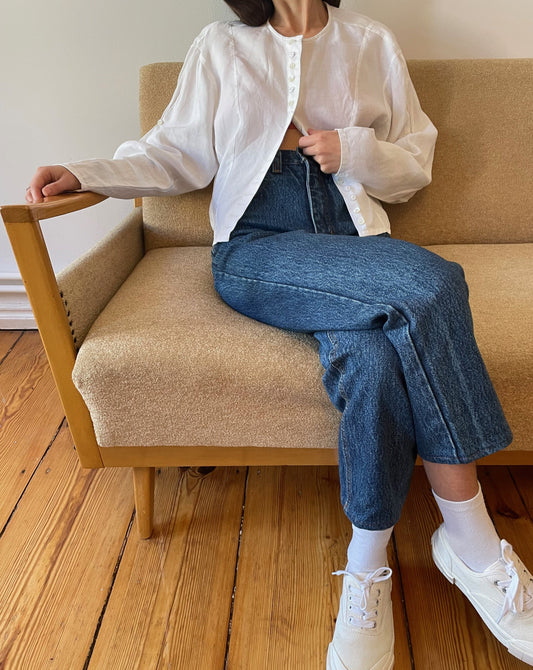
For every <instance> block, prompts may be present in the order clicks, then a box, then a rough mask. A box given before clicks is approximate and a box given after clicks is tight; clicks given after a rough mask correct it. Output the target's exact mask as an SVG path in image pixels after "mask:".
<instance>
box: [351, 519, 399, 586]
mask: <svg viewBox="0 0 533 670" xmlns="http://www.w3.org/2000/svg"><path fill="white" fill-rule="evenodd" d="M393 528H394V526H392V528H387V529H386V530H364V529H363V528H357V527H356V526H354V525H353V524H352V529H353V535H352V539H351V542H350V544H349V545H348V565H347V566H346V570H347V571H348V572H350V573H352V574H357V573H360V572H372V571H373V570H377V569H378V568H382V567H385V566H387V565H388V561H387V545H388V543H389V540H390V536H391V535H392V529H393Z"/></svg>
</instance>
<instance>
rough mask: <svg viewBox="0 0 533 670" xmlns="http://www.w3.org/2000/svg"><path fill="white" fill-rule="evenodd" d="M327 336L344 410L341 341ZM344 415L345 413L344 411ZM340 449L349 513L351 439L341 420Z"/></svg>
mask: <svg viewBox="0 0 533 670" xmlns="http://www.w3.org/2000/svg"><path fill="white" fill-rule="evenodd" d="M327 336H328V339H329V341H330V342H331V344H332V347H331V349H330V351H329V353H328V361H329V364H330V366H331V367H332V368H333V369H334V370H336V371H337V372H338V373H339V384H338V388H339V393H340V396H341V398H342V399H343V400H344V409H346V406H347V404H348V403H349V401H350V399H349V396H348V394H347V393H346V389H345V388H344V383H343V379H344V377H345V375H346V366H345V365H342V364H341V363H339V361H338V360H335V358H336V355H337V351H338V348H339V341H338V339H337V338H336V337H335V333H334V332H333V331H331V330H328V331H327ZM343 413H344V411H343ZM339 449H342V458H343V464H344V480H345V481H344V492H345V499H344V500H343V501H342V507H343V509H344V511H345V512H346V513H347V512H348V510H349V508H350V504H351V501H352V481H353V477H352V460H353V459H351V458H349V439H348V437H347V435H346V431H345V427H344V422H343V421H342V419H341V422H340V426H339Z"/></svg>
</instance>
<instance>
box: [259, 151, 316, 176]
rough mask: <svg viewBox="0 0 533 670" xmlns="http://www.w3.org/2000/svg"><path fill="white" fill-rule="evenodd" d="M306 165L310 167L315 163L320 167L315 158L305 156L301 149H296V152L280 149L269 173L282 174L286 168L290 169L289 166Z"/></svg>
mask: <svg viewBox="0 0 533 670" xmlns="http://www.w3.org/2000/svg"><path fill="white" fill-rule="evenodd" d="M306 163H308V164H309V165H312V164H313V163H314V164H315V165H318V164H317V163H316V161H315V160H314V159H313V158H311V157H310V156H305V155H304V153H303V151H302V150H301V149H296V151H291V150H287V149H280V150H279V151H278V152H277V154H276V155H275V157H274V160H273V161H272V164H271V165H270V168H269V172H272V173H273V174H280V173H282V172H283V168H284V167H288V166H289V165H305V164H306Z"/></svg>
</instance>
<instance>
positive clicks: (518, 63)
mask: <svg viewBox="0 0 533 670" xmlns="http://www.w3.org/2000/svg"><path fill="white" fill-rule="evenodd" d="M180 67H181V65H180V64H179V63H155V64H152V65H147V66H145V67H143V68H142V69H141V75H140V118H141V129H142V132H143V133H145V132H147V131H148V130H149V129H150V128H151V127H152V126H153V125H154V124H155V123H156V122H157V120H158V118H159V117H160V115H161V113H162V111H163V109H164V108H165V107H166V105H167V104H168V101H169V100H170V98H171V96H172V93H173V91H174V88H175V85H176V81H177V77H178V74H179V70H180ZM409 69H410V72H411V76H412V79H413V82H414V85H415V88H416V90H417V92H418V95H419V98H420V101H421V104H422V107H423V109H424V110H425V111H426V113H427V114H428V115H429V117H430V118H431V119H432V121H433V122H434V124H435V125H436V126H437V128H438V130H439V138H438V141H437V149H436V152H435V162H434V167H433V182H432V184H431V185H430V186H428V187H427V188H425V189H423V190H422V191H421V192H419V193H417V194H416V195H415V196H414V197H413V198H412V199H411V200H410V201H409V202H408V203H405V204H400V205H398V204H396V205H387V206H386V208H387V211H388V213H389V216H390V219H391V222H392V230H393V235H394V236H395V237H400V238H403V239H406V240H409V241H411V242H415V243H417V244H422V245H431V244H457V243H466V244H468V243H498V242H525V241H530V242H531V241H533V234H532V225H531V224H532V221H531V212H532V211H533V189H532V188H531V186H530V181H531V177H530V175H531V166H532V165H533V141H532V137H533V114H532V113H531V110H532V109H533V86H532V83H531V82H532V81H533V59H490V60H485V59H479V60H417V61H410V63H409ZM210 196H211V189H210V188H206V189H203V190H202V191H197V192H195V193H188V194H186V195H183V196H178V197H172V198H166V197H163V198H144V199H143V211H144V221H145V244H146V248H147V249H151V248H155V247H164V246H187V245H194V246H195V245H209V244H211V240H212V231H211V227H210V225H209V218H208V208H209V200H210Z"/></svg>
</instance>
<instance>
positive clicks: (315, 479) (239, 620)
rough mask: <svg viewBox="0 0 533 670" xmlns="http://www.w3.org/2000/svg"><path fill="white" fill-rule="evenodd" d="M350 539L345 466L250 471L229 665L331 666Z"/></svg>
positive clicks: (295, 669)
mask: <svg viewBox="0 0 533 670" xmlns="http://www.w3.org/2000/svg"><path fill="white" fill-rule="evenodd" d="M350 537H351V526H350V523H349V521H348V520H347V518H346V517H345V515H344V512H343V510H342V507H341V505H340V502H339V480H338V471H337V468H335V467H290V468H288V467H283V468H279V467H278V468H262V469H251V470H250V477H249V482H248V490H247V496H246V507H245V518H244V529H243V538H242V545H241V552H240V560H239V570H238V577H237V588H236V595H235V608H234V616H233V624H232V630H231V638H230V650H229V657H228V665H227V668H228V670H247V669H248V668H254V670H267V669H268V670H270V669H271V668H290V669H291V670H323V668H324V667H325V658H326V652H327V647H328V644H329V642H330V640H331V636H332V634H333V628H334V625H335V618H336V616H337V611H338V603H339V597H340V593H341V590H342V578H340V577H334V576H332V575H331V573H332V571H334V570H339V569H341V568H344V566H345V564H346V548H347V546H348V542H349V539H350ZM391 558H393V557H392V556H391ZM395 603H396V606H397V608H399V609H400V610H401V602H400V595H399V591H397V592H396V593H395ZM397 619H398V621H397V623H398V626H399V627H400V626H401V625H402V621H403V618H402V616H401V611H400V612H399V615H398V617H397ZM398 637H399V649H400V650H399V655H400V657H401V658H402V659H404V658H405V656H407V658H408V655H409V652H408V648H407V643H406V639H407V638H406V635H405V631H403V632H402V633H400V634H399V636H398ZM406 667H410V663H409V665H407V666H406Z"/></svg>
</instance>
